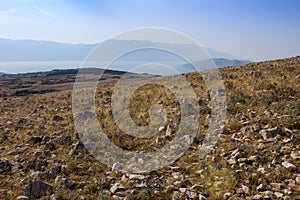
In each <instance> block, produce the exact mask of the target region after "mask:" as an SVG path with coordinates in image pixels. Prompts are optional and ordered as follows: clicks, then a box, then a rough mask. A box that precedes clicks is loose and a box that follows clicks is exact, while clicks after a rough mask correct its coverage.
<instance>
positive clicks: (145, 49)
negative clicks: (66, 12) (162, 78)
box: [0, 38, 249, 76]
mask: <svg viewBox="0 0 300 200" xmlns="http://www.w3.org/2000/svg"><path fill="white" fill-rule="evenodd" d="M98 45H101V47H102V48H96V47H97V46H98ZM95 49H96V50H97V53H96V54H95V55H96V56H94V57H93V56H90V58H91V59H90V60H92V61H93V62H91V63H92V64H90V63H89V65H88V67H99V68H106V67H107V66H105V61H113V60H114V59H116V55H117V56H120V57H119V58H117V61H116V62H113V63H112V64H111V65H110V66H109V69H111V70H118V71H130V70H132V69H134V70H135V71H131V72H134V73H149V74H157V75H168V74H174V73H186V72H192V71H195V69H194V67H193V66H192V65H191V64H188V63H192V64H193V65H196V66H198V67H199V68H200V69H206V68H208V67H212V65H211V61H214V62H215V64H216V66H217V67H225V66H229V65H241V64H245V63H248V62H249V61H240V60H234V58H233V56H231V55H230V54H227V53H224V52H220V51H216V50H213V49H210V48H206V47H205V48H203V49H202V50H201V51H200V52H199V47H198V46H196V45H194V44H170V43H160V42H151V41H141V40H106V41H105V42H102V43H95V44H69V43H59V42H51V41H35V40H11V39H1V38H0V71H5V72H6V71H7V72H10V73H19V72H36V71H50V70H52V69H71V68H72V69H74V68H79V67H80V65H81V62H82V61H84V60H85V59H86V57H87V56H88V55H89V54H90V53H91V52H93V50H95ZM99 49H100V50H99ZM140 49H141V50H140ZM165 50H167V51H165ZM172 51H174V52H176V53H177V54H178V55H176V54H174V53H172ZM124 52H130V53H128V54H127V53H125V54H124ZM123 54H124V55H123ZM181 54H182V55H189V58H188V59H189V60H185V59H184V58H182V57H180V56H182V55H181ZM208 58H214V59H208ZM90 60H89V61H90ZM95 61H96V62H95ZM95 63H97V64H95ZM147 63H160V64H163V65H165V66H171V67H172V68H173V69H174V70H175V71H174V70H173V71H172V70H171V71H170V70H168V69H167V70H166V69H164V70H162V68H161V67H159V66H158V67H151V68H148V69H146V70H144V69H143V68H139V69H137V68H133V67H136V66H143V65H144V64H147ZM106 64H107V63H106ZM214 67H215V66H214ZM0 76H1V74H0Z"/></svg>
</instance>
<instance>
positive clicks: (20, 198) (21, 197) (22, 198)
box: [17, 196, 29, 200]
mask: <svg viewBox="0 0 300 200" xmlns="http://www.w3.org/2000/svg"><path fill="white" fill-rule="evenodd" d="M28 199H29V198H28V197H26V196H18V197H17V200H28Z"/></svg>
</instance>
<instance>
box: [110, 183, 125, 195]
mask: <svg viewBox="0 0 300 200" xmlns="http://www.w3.org/2000/svg"><path fill="white" fill-rule="evenodd" d="M124 188H125V187H124V185H123V184H122V183H115V184H114V185H113V186H112V187H111V188H110V192H111V193H113V194H114V193H116V192H117V190H119V189H124Z"/></svg>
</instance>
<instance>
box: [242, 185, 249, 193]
mask: <svg viewBox="0 0 300 200" xmlns="http://www.w3.org/2000/svg"><path fill="white" fill-rule="evenodd" d="M242 189H243V191H244V193H245V194H249V193H250V191H249V187H248V186H246V185H242Z"/></svg>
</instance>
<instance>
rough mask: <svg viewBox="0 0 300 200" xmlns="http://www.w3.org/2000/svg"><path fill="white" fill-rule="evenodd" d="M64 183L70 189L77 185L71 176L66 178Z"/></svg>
mask: <svg viewBox="0 0 300 200" xmlns="http://www.w3.org/2000/svg"><path fill="white" fill-rule="evenodd" d="M64 185H65V187H66V188H68V189H74V187H75V183H74V181H73V180H72V179H70V178H66V179H65V180H64Z"/></svg>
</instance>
